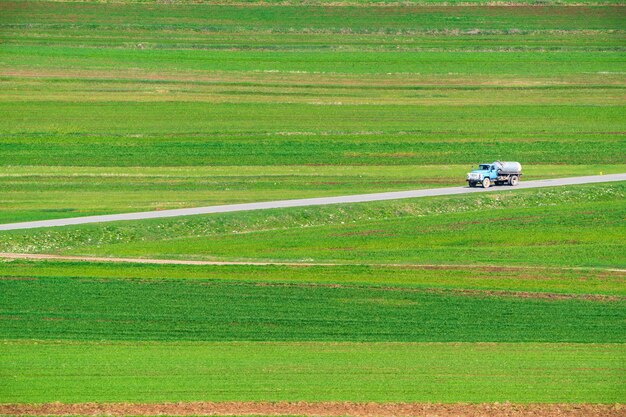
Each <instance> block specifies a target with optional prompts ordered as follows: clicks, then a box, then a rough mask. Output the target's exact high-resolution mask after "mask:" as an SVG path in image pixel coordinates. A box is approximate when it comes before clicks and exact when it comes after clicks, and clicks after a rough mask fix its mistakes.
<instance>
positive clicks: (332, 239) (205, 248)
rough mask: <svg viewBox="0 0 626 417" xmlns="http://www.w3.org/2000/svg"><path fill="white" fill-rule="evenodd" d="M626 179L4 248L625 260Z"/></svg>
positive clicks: (213, 218) (151, 223) (165, 222)
mask: <svg viewBox="0 0 626 417" xmlns="http://www.w3.org/2000/svg"><path fill="white" fill-rule="evenodd" d="M623 216H624V184H622V183H616V184H606V185H603V186H601V187H599V186H597V185H590V186H577V187H567V188H565V189H563V188H554V189H538V190H520V191H514V192H511V191H503V192H499V193H492V194H489V195H485V194H479V195H460V196H449V197H437V198H431V199H426V200H423V199H417V200H402V201H391V202H375V203H363V204H352V205H338V206H326V207H305V208H295V209H277V210H264V211H258V212H241V213H228V214H222V215H208V216H197V217H184V218H172V219H158V220H145V221H142V222H138V223H134V222H130V223H127V222H119V223H112V224H106V225H82V226H73V227H65V228H62V229H49V230H46V231H43V232H42V231H39V230H36V229H35V230H25V231H20V230H18V231H12V232H8V233H5V234H3V235H2V236H0V251H4V252H39V253H65V254H74V255H105V256H127V257H156V258H165V259H168V258H183V259H208V260H247V261H290V262H349V263H357V264H358V263H364V262H365V263H378V264H382V263H401V264H402V263H405V264H410V263H426V264H433V263H434V264H461V265H463V264H468V263H470V264H472V263H477V264H488V265H489V264H496V265H503V266H505V265H534V266H557V267H563V266H577V267H624V265H625V263H624V256H623V253H624V244H625V241H624V235H625V231H624V223H623V221H622V219H623Z"/></svg>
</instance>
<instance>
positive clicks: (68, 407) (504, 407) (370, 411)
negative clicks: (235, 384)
mask: <svg viewBox="0 0 626 417" xmlns="http://www.w3.org/2000/svg"><path fill="white" fill-rule="evenodd" d="M0 414H1V415H30V416H44V415H50V416H53V415H54V416H61V415H89V416H103V415H107V416H126V415H135V416H155V415H171V416H191V415H197V416H220V415H232V416H244V415H268V416H270V415H271V416H285V415H301V416H320V417H322V416H366V417H369V416H379V417H386V416H398V417H401V416H429V417H453V416H454V417H459V416H466V417H489V416H498V417H525V416H529V417H530V416H533V417H536V416H547V417H556V416H558V417H566V416H567V417H579V416H580V417H582V416H585V417H600V416H602V417H618V416H620V417H621V416H626V407H625V406H624V405H622V404H608V405H607V404H510V403H485V404H429V403H350V402H320V403H308V402H273V403H272V402H220V403H215V402H186V403H160V404H132V403H111V404H99V403H81V404H62V403H47V404H36V405H31V404H4V405H0Z"/></svg>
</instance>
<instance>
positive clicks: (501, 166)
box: [493, 161, 522, 174]
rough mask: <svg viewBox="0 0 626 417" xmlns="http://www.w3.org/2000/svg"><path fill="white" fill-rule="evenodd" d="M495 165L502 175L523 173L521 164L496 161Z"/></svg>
mask: <svg viewBox="0 0 626 417" xmlns="http://www.w3.org/2000/svg"><path fill="white" fill-rule="evenodd" d="M493 164H494V165H495V166H496V170H497V171H498V173H500V174H519V173H521V172H522V164H520V163H519V162H503V161H496V162H494V163H493Z"/></svg>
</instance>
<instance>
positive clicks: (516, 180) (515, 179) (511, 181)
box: [509, 175, 519, 186]
mask: <svg viewBox="0 0 626 417" xmlns="http://www.w3.org/2000/svg"><path fill="white" fill-rule="evenodd" d="M518 183H519V177H518V176H517V175H513V176H511V178H509V184H510V185H512V186H516V185H517V184H518Z"/></svg>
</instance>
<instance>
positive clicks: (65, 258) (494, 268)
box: [0, 252, 626, 274]
mask: <svg viewBox="0 0 626 417" xmlns="http://www.w3.org/2000/svg"><path fill="white" fill-rule="evenodd" d="M0 259H30V260H53V261H74V262H103V263H107V262H110V263H138V264H156V265H215V266H225V265H249V266H272V265H276V266H304V267H307V266H354V265H358V266H372V267H381V268H385V267H386V268H407V269H477V270H483V271H524V270H544V271H545V270H573V271H589V270H596V271H597V270H600V271H607V272H615V273H618V274H621V273H626V270H625V269H618V268H578V267H550V266H545V267H544V266H525V265H520V266H518V265H506V266H501V265H476V264H473V265H462V264H455V265H446V264H441V265H437V264H390V263H381V264H378V263H358V262H355V263H337V262H326V263H324V262H281V261H265V262H257V261H195V260H187V259H149V258H108V257H98V256H74V255H53V254H43V253H7V252H4V253H2V252H0Z"/></svg>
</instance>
